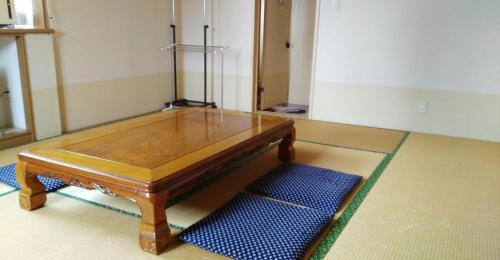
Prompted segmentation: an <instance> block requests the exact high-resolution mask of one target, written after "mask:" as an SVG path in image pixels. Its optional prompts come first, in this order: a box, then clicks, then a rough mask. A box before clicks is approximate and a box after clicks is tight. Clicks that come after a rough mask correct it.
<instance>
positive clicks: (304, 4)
mask: <svg viewBox="0 0 500 260" xmlns="http://www.w3.org/2000/svg"><path fill="white" fill-rule="evenodd" d="M315 15H316V1H314V0H292V24H291V37H290V38H291V40H290V41H291V45H292V47H291V49H290V84H289V95H288V103H292V104H300V105H308V104H309V96H310V94H309V90H310V88H311V66H312V62H313V59H312V58H313V49H314V26H315V22H316V18H315Z"/></svg>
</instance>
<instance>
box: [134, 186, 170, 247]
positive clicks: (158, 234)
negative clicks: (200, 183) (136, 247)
mask: <svg viewBox="0 0 500 260" xmlns="http://www.w3.org/2000/svg"><path fill="white" fill-rule="evenodd" d="M135 200H136V202H137V204H138V206H139V208H140V209H141V212H142V220H141V226H140V229H139V244H140V245H141V248H142V250H144V251H146V252H148V253H152V254H155V255H158V254H160V253H161V252H162V251H163V250H164V249H166V248H167V247H168V244H169V242H170V228H169V227H168V224H167V216H166V214H165V208H166V205H167V201H168V194H166V193H165V194H156V193H147V194H144V195H143V196H139V197H136V198H135Z"/></svg>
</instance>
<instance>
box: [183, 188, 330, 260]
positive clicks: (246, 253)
mask: <svg viewBox="0 0 500 260" xmlns="http://www.w3.org/2000/svg"><path fill="white" fill-rule="evenodd" d="M330 221H331V218H330V216H328V215H327V214H325V213H323V212H321V211H318V210H314V209H309V208H302V207H298V206H294V205H290V204H286V203H283V202H279V201H275V200H270V199H267V198H264V197H260V196H257V195H253V194H247V193H240V194H238V195H237V196H236V197H235V198H234V199H232V200H231V201H230V202H228V203H227V204H226V205H224V206H223V207H221V208H219V209H218V210H216V211H214V212H213V213H212V214H210V215H209V216H207V217H206V218H204V219H202V220H201V221H200V222H198V223H196V224H194V225H193V226H191V227H189V228H188V229H186V230H185V231H184V232H182V233H181V234H180V235H179V239H180V240H182V241H184V242H186V243H189V244H192V245H195V246H198V247H201V248H204V249H206V250H209V251H212V252H215V253H218V254H221V255H225V256H228V257H231V258H234V259H300V258H302V257H303V256H304V254H305V253H306V251H307V249H308V248H309V246H310V245H311V244H312V243H313V242H314V241H315V240H316V238H317V237H318V236H319V235H320V234H321V232H322V231H323V229H324V228H325V227H326V226H327V225H328V224H329V222H330Z"/></svg>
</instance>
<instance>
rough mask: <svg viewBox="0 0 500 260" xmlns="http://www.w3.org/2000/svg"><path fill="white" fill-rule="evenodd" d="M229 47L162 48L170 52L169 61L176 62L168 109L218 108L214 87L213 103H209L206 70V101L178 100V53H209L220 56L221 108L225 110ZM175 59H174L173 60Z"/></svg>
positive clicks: (185, 45) (176, 46)
mask: <svg viewBox="0 0 500 260" xmlns="http://www.w3.org/2000/svg"><path fill="white" fill-rule="evenodd" d="M228 48H229V47H226V46H209V45H190V44H177V43H174V44H171V45H169V46H167V47H165V48H162V51H168V54H169V55H168V56H169V61H173V62H174V77H173V81H174V83H173V84H172V85H173V89H174V95H172V86H171V87H170V96H171V97H172V100H171V101H170V102H168V103H166V104H165V106H166V107H167V109H171V108H174V107H185V106H196V105H192V104H191V103H195V104H198V106H201V107H208V106H210V107H212V108H217V105H216V103H215V101H214V86H213V85H212V89H211V97H212V98H211V101H210V102H208V100H207V85H206V77H207V73H206V70H205V72H204V73H205V75H204V76H205V79H204V80H205V86H204V100H203V101H193V100H187V99H178V97H177V75H175V74H177V69H176V68H175V63H176V59H175V57H176V56H177V53H178V52H190V53H203V54H204V56H205V55H207V54H208V53H212V54H214V55H220V91H221V92H220V93H221V104H220V108H224V51H225V50H226V49H228ZM172 58H173V59H172Z"/></svg>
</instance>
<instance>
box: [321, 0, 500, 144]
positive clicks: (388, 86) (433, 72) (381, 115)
mask: <svg viewBox="0 0 500 260" xmlns="http://www.w3.org/2000/svg"><path fill="white" fill-rule="evenodd" d="M317 48H318V49H317V64H316V79H315V80H316V84H315V88H314V94H313V95H314V96H313V98H314V107H313V111H312V115H313V118H314V119H319V120H327V121H336V122H342V123H350V124H360V125H368V126H376V127H386V128H395V129H403V130H414V131H421V132H429V133H436V134H444V135H451V136H460V137H469V138H477V139H485V140H495V141H500V2H498V1H488V0H479V1H466V0H443V1H433V0H421V1H409V0H403V1H401V0H380V1H358V0H349V1H347V0H346V1H341V2H340V7H339V9H338V10H335V9H333V8H331V7H330V6H329V3H328V1H325V0H322V1H321V8H320V18H319V32H318V46H317ZM421 101H428V102H429V110H428V112H427V113H426V114H418V113H417V111H416V107H417V104H418V103H419V102H421Z"/></svg>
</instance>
